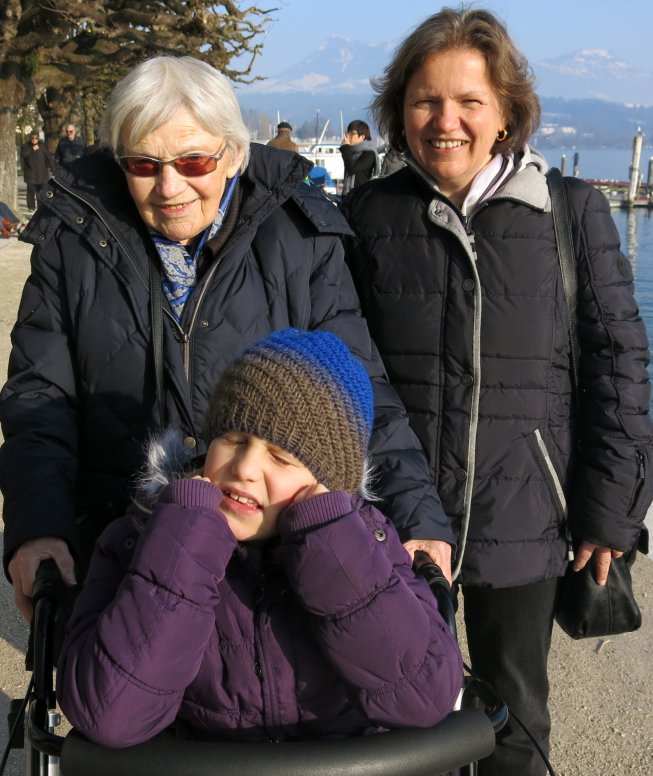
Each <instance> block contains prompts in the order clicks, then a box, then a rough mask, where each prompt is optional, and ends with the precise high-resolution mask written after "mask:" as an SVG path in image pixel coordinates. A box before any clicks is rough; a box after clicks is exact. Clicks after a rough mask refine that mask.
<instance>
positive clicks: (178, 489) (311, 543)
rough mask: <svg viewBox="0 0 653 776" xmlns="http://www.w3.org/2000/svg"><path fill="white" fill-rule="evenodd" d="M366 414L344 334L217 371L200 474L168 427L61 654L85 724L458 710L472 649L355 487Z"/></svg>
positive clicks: (413, 718) (289, 343)
mask: <svg viewBox="0 0 653 776" xmlns="http://www.w3.org/2000/svg"><path fill="white" fill-rule="evenodd" d="M373 422H374V397H373V392H372V385H371V383H370V380H369V377H368V376H367V373H366V372H365V369H364V367H363V365H362V364H361V363H360V362H359V361H357V360H356V359H355V358H354V357H353V356H352V355H351V353H350V352H349V350H348V349H347V347H346V346H345V345H344V343H343V342H342V340H340V339H339V338H338V337H336V336H335V335H334V334H331V333H330V332H319V331H318V332H304V331H298V330H297V329H284V330H282V331H278V332H276V333H274V334H271V335H270V336H268V337H265V338H264V339H262V340H260V341H259V342H258V343H255V344H253V345H251V346H250V347H248V348H246V349H245V351H244V352H243V353H242V354H241V355H240V356H238V357H237V358H236V359H235V361H234V362H233V363H232V364H231V365H230V366H229V367H228V368H227V370H226V372H225V373H224V375H223V376H222V378H221V379H220V382H219V383H218V385H217V387H216V389H215V392H214V394H213V397H212V398H211V401H210V402H209V406H208V411H207V416H206V423H205V430H204V437H205V441H206V444H207V445H208V451H207V454H206V458H205V460H204V462H203V465H202V464H198V462H197V461H193V462H192V467H191V473H192V472H195V471H197V469H198V465H199V466H200V467H201V474H197V475H196V476H194V477H193V478H192V479H188V477H191V476H192V474H184V468H188V466H186V467H184V465H183V458H184V456H183V453H184V452H185V453H186V455H185V458H186V460H187V463H188V458H189V453H188V451H187V450H186V451H184V447H183V445H182V444H181V443H180V441H179V440H180V437H179V436H178V435H177V434H176V433H175V432H173V431H171V432H169V433H168V434H166V435H165V436H164V437H163V438H162V439H161V440H159V441H156V442H154V443H153V449H152V457H153V458H154V459H155V460H156V466H153V467H152V469H151V471H150V472H149V474H148V475H147V479H146V480H145V481H144V482H143V483H142V484H141V494H140V498H139V497H137V502H136V504H135V505H134V506H132V508H131V510H130V512H129V513H128V515H127V516H126V517H124V518H122V519H121V520H117V521H115V522H114V524H113V525H112V526H111V527H110V528H108V529H107V530H106V531H105V532H104V533H103V535H102V536H101V537H100V540H99V543H98V547H97V549H96V550H95V553H94V557H93V560H92V562H91V568H90V571H89V575H88V577H87V579H86V582H85V584H84V588H83V590H82V592H81V594H80V596H79V597H78V599H77V601H76V604H75V608H74V611H73V614H72V617H71V619H70V622H69V626H68V634H67V637H66V640H65V642H64V645H63V647H62V650H61V658H60V661H59V668H58V671H57V682H58V688H57V698H58V701H59V703H60V705H61V708H62V710H63V711H64V713H65V714H66V717H67V719H68V720H69V721H70V722H71V723H72V724H73V725H74V727H75V728H76V729H77V730H78V731H80V732H81V733H83V734H84V735H85V736H87V737H88V738H90V739H91V740H94V741H97V742H99V743H101V744H104V745H106V746H115V747H124V746H131V745H133V744H138V743H140V742H142V741H145V740H147V739H150V738H152V737H153V736H155V735H157V734H158V733H161V732H162V731H163V730H164V729H165V728H167V727H169V726H170V724H171V723H172V722H173V721H174V722H176V727H177V729H178V732H180V733H181V734H182V735H184V737H188V735H189V733H190V735H191V737H193V738H198V737H200V738H202V739H204V740H206V739H207V738H208V739H228V740H233V739H236V740H238V739H240V740H247V741H269V740H270V735H271V731H272V730H274V737H275V740H277V741H280V740H297V739H306V738H308V739H315V738H323V737H325V738H333V737H336V736H353V735H361V734H368V733H375V732H378V731H379V730H383V729H387V728H394V727H430V726H432V725H435V724H437V723H438V722H440V721H441V720H442V719H444V717H446V716H447V714H449V712H450V711H451V710H452V708H453V706H454V703H455V702H456V699H457V696H458V693H459V691H460V688H461V686H462V678H463V667H462V657H461V655H460V650H459V648H458V645H457V643H456V640H455V638H454V636H453V635H452V633H451V631H450V630H449V628H448V626H447V625H446V623H445V622H444V620H443V619H442V617H441V616H440V614H439V613H438V609H437V604H436V602H435V597H434V596H433V594H432V592H431V590H430V589H429V587H428V585H427V584H426V582H425V580H424V579H422V578H419V577H418V576H416V574H415V572H414V571H413V570H412V566H411V558H410V556H409V554H408V553H407V552H406V550H405V549H404V548H403V547H402V546H401V541H400V540H399V537H398V536H397V533H396V531H395V529H394V528H393V526H392V524H391V523H389V522H388V520H386V518H385V517H384V516H383V515H382V514H381V512H379V510H377V509H376V508H375V507H373V506H371V505H370V504H369V503H367V502H366V501H365V500H364V499H363V497H364V496H365V497H369V496H370V493H369V488H368V484H369V483H368V480H369V475H370V471H369V468H368V466H367V463H366V459H367V445H368V442H369V437H370V433H371V431H372V425H373ZM175 452H176V453H177V454H175ZM179 453H182V456H181V458H182V461H181V462H180V461H179V460H178V457H179V456H178V454H179ZM263 579H265V584H264V586H262V583H261V580H263ZM134 633H138V634H140V635H139V638H138V639H136V640H135V639H134V638H133V634H134ZM216 633H218V634H219V638H216ZM143 643H146V644H147V649H142V644H143ZM370 644H374V649H373V650H370V649H369V646H370ZM257 664H261V665H262V666H263V670H262V671H255V670H253V668H252V666H255V665H257ZM198 669H199V670H198ZM271 677H274V679H273V680H272V679H271ZM106 699H110V702H108V703H107V702H105V700H106Z"/></svg>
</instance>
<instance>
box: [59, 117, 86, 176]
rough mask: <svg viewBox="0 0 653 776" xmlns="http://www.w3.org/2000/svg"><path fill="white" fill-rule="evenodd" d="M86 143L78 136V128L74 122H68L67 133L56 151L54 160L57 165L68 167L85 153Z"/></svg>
mask: <svg viewBox="0 0 653 776" xmlns="http://www.w3.org/2000/svg"><path fill="white" fill-rule="evenodd" d="M85 148H86V143H85V142H84V141H83V140H82V138H81V137H77V128H76V127H75V125H74V124H68V126H67V127H66V135H65V137H62V138H61V139H60V140H59V142H58V143H57V149H56V151H55V152H54V161H55V162H56V164H57V166H63V167H66V166H67V165H69V164H70V163H71V162H74V161H75V159H79V158H80V156H82V155H83V154H84V150H85Z"/></svg>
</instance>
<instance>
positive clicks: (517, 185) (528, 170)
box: [404, 145, 551, 215]
mask: <svg viewBox="0 0 653 776" xmlns="http://www.w3.org/2000/svg"><path fill="white" fill-rule="evenodd" d="M404 158H405V160H406V164H407V165H408V166H409V167H410V168H411V169H412V170H413V171H414V172H415V173H416V174H417V175H419V177H420V178H422V180H424V181H425V182H426V183H427V184H428V186H429V187H430V188H431V189H432V190H433V191H435V192H437V193H438V195H439V196H443V195H442V194H441V193H440V190H439V188H438V185H437V183H436V182H435V180H434V179H433V178H432V177H431V176H430V175H429V174H428V173H427V172H426V171H425V170H423V169H422V168H421V167H420V166H419V165H418V164H417V163H416V162H415V161H414V160H413V159H412V158H411V156H410V155H409V154H406V155H405V157H404ZM547 170H548V164H547V162H546V160H545V158H544V157H543V156H542V155H541V154H540V153H538V152H537V151H535V150H534V149H532V148H531V147H530V146H528V145H526V146H524V148H523V151H522V153H521V154H520V157H519V159H518V160H516V163H515V169H514V170H513V172H512V174H511V175H510V177H509V178H508V179H507V180H506V181H505V183H503V185H502V186H501V187H500V188H499V189H498V190H497V191H496V192H495V193H494V194H492V196H491V197H489V198H488V200H485V201H486V202H487V201H492V200H497V199H510V200H513V201H515V200H516V201H518V202H521V203H522V204H524V205H527V206H529V207H532V208H533V209H535V210H540V211H542V212H545V213H546V212H550V210H551V199H550V197H549V189H548V186H547V183H546V177H545V173H546V171H547ZM479 204H481V203H479ZM472 215H473V211H472Z"/></svg>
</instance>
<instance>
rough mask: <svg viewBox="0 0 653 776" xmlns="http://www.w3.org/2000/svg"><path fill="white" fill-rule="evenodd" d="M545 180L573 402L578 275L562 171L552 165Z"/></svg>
mask: <svg viewBox="0 0 653 776" xmlns="http://www.w3.org/2000/svg"><path fill="white" fill-rule="evenodd" d="M546 180H547V184H548V187H549V195H550V197H551V214H552V215H553V229H554V231H555V238H556V246H557V248H558V259H559V261H560V271H561V273H562V287H563V290H564V294H565V303H566V306H567V317H568V319H569V321H568V323H569V346H570V349H571V376H572V380H573V384H574V392H575V394H576V401H578V400H579V397H580V393H579V391H580V363H579V361H580V346H579V343H578V309H577V305H578V277H577V274H576V254H575V253H574V244H573V241H572V238H571V219H570V217H569V203H568V202H567V189H566V186H565V181H564V178H563V177H562V173H561V172H560V170H559V169H558V168H557V167H552V168H551V169H550V170H549V171H548V172H547V174H546Z"/></svg>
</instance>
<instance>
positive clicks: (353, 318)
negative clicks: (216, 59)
mask: <svg viewBox="0 0 653 776" xmlns="http://www.w3.org/2000/svg"><path fill="white" fill-rule="evenodd" d="M101 141H102V148H101V149H100V150H99V151H97V152H96V153H94V154H89V155H88V156H85V157H83V158H82V159H79V160H77V161H76V162H75V163H73V164H72V165H71V166H70V167H69V168H68V169H66V170H59V171H58V172H57V174H56V175H55V177H54V178H53V179H51V181H50V182H49V183H48V185H47V186H46V187H45V188H44V190H43V191H42V192H41V196H40V200H41V206H40V207H39V210H38V213H37V215H36V216H35V218H34V219H32V221H31V222H30V225H29V228H28V229H27V230H26V232H25V234H24V235H23V237H22V239H24V240H26V241H28V242H30V243H32V244H33V245H34V250H33V254H32V272H31V275H30V277H29V279H28V280H27V283H26V286H25V290H24V293H23V298H22V302H21V305H20V309H19V313H18V320H17V323H16V326H15V328H14V331H13V334H12V339H13V349H12V353H11V357H10V363H9V377H8V381H7V383H6V385H5V386H4V389H3V391H2V396H1V403H0V411H1V420H2V431H3V434H4V439H5V442H4V445H3V446H2V448H1V450H0V486H1V487H2V491H3V494H4V520H5V533H4V541H5V558H4V562H5V569H6V570H7V572H8V575H9V577H10V579H11V581H12V582H13V585H14V591H15V599H16V603H17V606H18V607H19V609H20V610H21V611H22V612H23V614H24V615H25V616H26V617H29V615H30V610H31V600H30V598H31V593H32V582H33V579H34V574H35V570H36V567H37V566H38V564H39V563H40V561H41V560H43V559H45V558H48V557H52V558H54V560H55V561H56V563H57V564H58V566H59V568H60V569H61V571H62V572H63V575H64V579H65V580H66V581H67V582H68V584H70V585H74V584H75V580H76V579H77V580H80V579H81V578H82V577H83V575H84V573H85V563H86V560H85V558H86V557H87V556H88V554H89V552H90V550H91V548H92V545H93V542H94V540H95V538H96V537H97V536H98V535H99V533H100V532H101V530H102V529H103V528H104V526H105V525H106V524H107V522H109V521H110V520H112V519H113V518H115V517H116V516H118V515H120V514H122V513H123V512H124V511H125V508H126V506H127V504H128V502H129V499H130V496H131V492H132V486H133V484H134V476H135V473H136V472H138V471H139V470H140V469H141V467H142V465H143V455H144V453H143V451H144V448H145V443H146V441H147V439H148V438H149V437H150V435H151V434H152V432H153V431H154V430H156V429H157V428H160V427H162V426H167V425H170V426H174V427H176V428H180V429H182V430H183V434H184V445H185V446H186V447H187V448H189V449H190V450H193V451H194V452H196V453H197V455H198V456H201V455H202V454H203V453H204V452H205V450H204V448H203V442H202V440H201V423H202V417H203V414H204V411H205V409H206V405H207V401H208V398H209V395H210V391H211V388H212V386H214V385H215V384H216V382H217V381H218V378H219V376H220V375H221V374H222V373H223V371H224V370H225V368H226V366H227V365H228V364H229V363H230V362H231V361H232V359H233V358H234V357H235V355H236V354H237V353H239V352H241V351H242V350H243V348H244V347H245V346H246V345H247V344H249V343H251V342H254V341H256V340H258V339H260V338H262V337H264V336H265V335H267V334H269V333H270V332H272V331H275V330H278V329H282V328H285V327H287V326H293V327H295V328H299V329H305V330H314V329H323V330H330V331H332V332H333V333H335V334H337V335H339V336H340V337H341V338H342V339H343V340H344V341H345V342H346V343H347V345H348V346H349V347H350V348H351V350H352V351H353V352H354V354H355V355H356V356H357V357H358V358H360V359H361V361H362V362H363V363H364V364H365V367H366V369H367V370H368V373H369V374H370V376H371V378H372V380H373V384H374V388H375V405H376V406H375V409H376V421H375V431H374V434H373V437H372V442H371V450H370V452H371V455H372V462H373V463H376V464H377V468H378V470H379V478H378V487H377V488H376V490H377V492H379V494H380V496H381V500H382V502H383V503H382V506H383V508H384V509H385V511H386V513H387V514H388V515H389V516H390V517H391V518H392V519H393V521H394V522H395V524H396V526H397V528H398V529H399V532H400V535H401V536H402V539H403V540H404V541H405V540H407V539H414V540H417V541H419V540H425V539H436V540H441V541H450V540H451V531H450V528H449V527H448V522H447V521H446V519H445V517H444V513H443V511H442V508H441V506H440V502H439V499H438V497H437V494H436V492H435V490H434V488H433V486H432V484H430V481H429V475H428V469H427V465H426V460H425V458H424V455H423V453H422V450H421V447H420V445H419V443H418V442H417V439H416V437H415V436H414V435H413V433H412V431H411V430H410V428H409V426H408V424H407V421H406V418H405V413H404V411H403V407H402V405H401V402H400V401H399V399H398V397H397V395H396V393H395V392H394V389H392V388H391V387H390V386H389V384H388V383H387V380H386V378H385V372H384V370H383V367H382V364H381V361H380V359H379V356H378V354H377V352H376V349H375V348H374V346H373V345H372V343H371V341H370V337H369V333H368V330H367V325H366V323H365V322H364V320H363V319H362V318H361V316H360V314H359V309H358V299H357V296H356V293H355V291H354V289H353V284H352V282H351V278H350V276H349V273H348V270H347V269H346V267H345V265H344V250H343V247H342V236H343V235H344V234H346V233H348V232H349V228H348V226H347V224H346V222H345V220H344V218H343V217H342V216H341V215H340V214H339V212H338V210H337V209H336V208H334V207H333V206H332V205H331V203H330V202H329V201H328V200H327V199H326V198H325V197H324V196H323V195H322V194H321V192H318V191H316V190H314V189H312V188H311V187H309V186H307V185H305V184H304V183H303V180H304V178H305V176H306V175H307V173H308V170H309V168H310V165H309V163H308V162H306V161H305V160H304V159H303V158H302V157H301V156H299V155H297V154H296V153H293V152H290V151H278V150H274V149H267V148H265V147H264V146H260V145H256V144H252V145H251V146H250V142H249V133H248V130H247V128H246V126H245V125H244V123H243V121H242V118H241V114H240V110H239V107H238V103H237V101H236V98H235V95H234V93H233V90H232V89H231V87H230V85H229V83H228V81H227V80H226V78H224V76H222V75H221V74H220V73H218V72H217V71H216V70H215V69H214V68H212V67H210V66H209V65H207V64H205V63H203V62H201V61H198V60H196V59H193V58H190V57H181V58H171V57H155V58H153V59H150V60H148V61H145V62H143V63H141V64H140V65H139V66H137V67H136V68H135V69H134V70H133V71H132V72H131V73H130V74H129V75H127V76H126V77H125V78H124V79H123V80H122V81H121V82H120V83H119V84H118V85H117V86H116V87H115V89H114V91H113V93H112V95H111V97H110V99H109V102H108V105H107V108H106V112H105V115H104V118H103V123H102V128H101ZM334 442H335V443H337V440H334ZM73 557H74V561H73Z"/></svg>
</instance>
